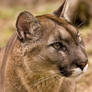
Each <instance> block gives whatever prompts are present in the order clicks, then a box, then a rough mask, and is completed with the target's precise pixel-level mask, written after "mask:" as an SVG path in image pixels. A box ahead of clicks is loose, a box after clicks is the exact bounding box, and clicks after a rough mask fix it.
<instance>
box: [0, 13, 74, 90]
mask: <svg viewBox="0 0 92 92" xmlns="http://www.w3.org/2000/svg"><path fill="white" fill-rule="evenodd" d="M46 16H47V15H46ZM47 17H49V18H50V17H53V16H52V15H49V16H47ZM38 19H39V20H40V21H42V22H43V23H45V24H47V26H48V28H49V26H50V25H52V24H53V23H49V21H47V20H46V19H45V16H41V17H38ZM54 19H55V18H54ZM43 20H44V21H43ZM55 20H57V19H55ZM58 21H59V20H58ZM58 21H57V22H58ZM52 26H54V25H52ZM15 35H16V34H15ZM12 39H14V40H13V41H14V43H13V44H12V43H11V44H10V47H7V48H13V49H12V51H11V52H10V51H9V50H10V49H8V52H7V57H6V58H7V61H6V62H7V64H6V67H5V71H4V73H5V74H4V75H5V80H3V81H5V84H4V89H5V92H73V91H74V89H72V88H75V87H73V86H74V82H73V84H72V82H70V81H69V82H68V81H65V80H67V79H65V78H63V77H61V75H60V74H56V73H55V72H54V71H51V69H50V67H47V66H43V67H44V70H43V71H41V72H40V71H39V72H36V71H35V72H33V71H31V70H30V69H29V67H27V65H26V64H25V63H23V61H22V53H21V52H22V51H21V50H22V48H21V44H20V41H18V39H17V38H16V36H14V37H13V38H12ZM9 42H10V41H9ZM4 52H5V51H4V50H3V49H2V51H1V53H0V56H1V57H3V55H4V54H5V53H4ZM9 52H10V53H9ZM34 54H35V53H34ZM31 56H32V55H31ZM36 59H37V58H36ZM0 60H2V59H0ZM33 61H34V60H33ZM0 62H2V61H0ZM3 62H5V61H3ZM32 64H33V65H34V64H35V62H32V60H31V65H32ZM0 65H2V64H0ZM38 67H39V65H37V64H35V67H34V66H33V67H32V68H33V69H34V70H37V69H38ZM43 67H40V68H43ZM45 67H46V68H45ZM35 68H36V69H35ZM51 68H53V69H55V67H51ZM37 73H38V74H37ZM34 80H35V81H34ZM63 83H64V84H63ZM63 85H64V86H63ZM67 85H68V90H67V89H65V88H66V87H67ZM60 89H61V90H66V91H59V90H60ZM69 90H70V91H69Z"/></svg>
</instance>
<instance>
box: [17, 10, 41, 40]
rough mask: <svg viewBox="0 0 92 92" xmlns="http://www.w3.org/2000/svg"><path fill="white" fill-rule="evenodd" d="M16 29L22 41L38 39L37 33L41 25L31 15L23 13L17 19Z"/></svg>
mask: <svg viewBox="0 0 92 92" xmlns="http://www.w3.org/2000/svg"><path fill="white" fill-rule="evenodd" d="M16 28H17V33H18V37H19V39H20V40H23V41H24V40H27V39H32V38H33V37H34V36H35V37H34V38H36V33H38V32H37V31H38V30H39V29H40V24H39V22H38V20H37V19H36V17H34V16H33V15H32V14H31V13H29V12H27V11H24V12H21V13H20V14H19V16H18V18H17V22H16Z"/></svg>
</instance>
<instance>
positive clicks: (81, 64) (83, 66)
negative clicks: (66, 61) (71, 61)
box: [76, 60, 88, 70]
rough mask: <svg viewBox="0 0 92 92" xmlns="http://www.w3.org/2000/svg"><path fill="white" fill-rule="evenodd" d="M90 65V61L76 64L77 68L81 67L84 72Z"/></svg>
mask: <svg viewBox="0 0 92 92" xmlns="http://www.w3.org/2000/svg"><path fill="white" fill-rule="evenodd" d="M87 64H88V60H87V61H85V62H82V63H78V64H76V65H77V67H79V68H80V69H81V70H83V69H84V68H85V66H86V65H87Z"/></svg>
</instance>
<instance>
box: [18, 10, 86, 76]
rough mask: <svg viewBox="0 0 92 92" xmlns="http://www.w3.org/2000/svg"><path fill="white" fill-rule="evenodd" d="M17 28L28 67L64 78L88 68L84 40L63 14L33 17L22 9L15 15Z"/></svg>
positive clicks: (77, 74)
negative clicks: (46, 69)
mask: <svg viewBox="0 0 92 92" xmlns="http://www.w3.org/2000/svg"><path fill="white" fill-rule="evenodd" d="M31 19H32V20H31ZM17 31H18V35H19V39H20V41H21V44H22V47H23V55H24V56H23V59H24V61H25V62H27V64H28V65H29V67H30V68H31V70H32V69H33V71H35V69H36V68H37V70H36V71H43V70H44V69H45V68H48V70H51V71H56V72H58V73H60V74H61V75H63V76H66V77H69V76H74V77H77V76H79V75H81V74H82V73H83V72H85V70H86V68H87V67H88V64H87V63H88V59H87V55H86V53H85V46H84V43H83V40H82V39H81V37H80V34H79V32H78V30H77V29H76V28H75V27H74V26H73V25H71V24H70V23H69V22H68V21H67V20H65V19H64V18H63V17H61V18H59V17H57V16H54V15H43V16H38V17H36V18H35V17H34V16H33V15H31V14H30V13H29V12H26V11H25V12H22V13H21V14H20V15H19V17H18V20H17ZM23 32H24V33H23ZM31 61H32V62H33V63H31ZM35 62H36V65H37V66H35V65H34V63H35ZM30 63H31V64H33V65H34V67H35V68H32V67H31V65H30ZM38 67H39V68H38ZM41 67H43V68H42V69H40V68H41Z"/></svg>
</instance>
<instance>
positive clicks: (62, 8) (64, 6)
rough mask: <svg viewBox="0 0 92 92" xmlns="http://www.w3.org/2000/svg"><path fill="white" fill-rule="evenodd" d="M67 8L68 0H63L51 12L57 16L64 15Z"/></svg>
mask: <svg viewBox="0 0 92 92" xmlns="http://www.w3.org/2000/svg"><path fill="white" fill-rule="evenodd" d="M67 8H68V0H63V3H62V4H61V6H60V7H59V8H58V9H57V10H56V11H54V12H53V14H54V15H55V16H57V17H64V14H65V11H66V9H67Z"/></svg>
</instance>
